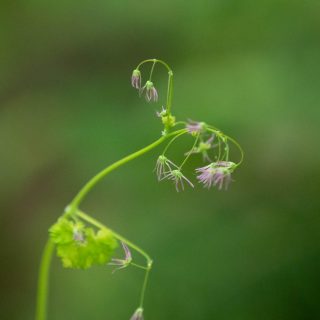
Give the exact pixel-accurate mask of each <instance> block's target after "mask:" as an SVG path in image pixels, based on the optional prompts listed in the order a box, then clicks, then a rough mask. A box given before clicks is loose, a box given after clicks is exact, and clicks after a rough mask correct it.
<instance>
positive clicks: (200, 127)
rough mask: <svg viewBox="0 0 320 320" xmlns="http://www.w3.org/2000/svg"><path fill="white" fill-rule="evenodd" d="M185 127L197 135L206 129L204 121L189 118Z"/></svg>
mask: <svg viewBox="0 0 320 320" xmlns="http://www.w3.org/2000/svg"><path fill="white" fill-rule="evenodd" d="M186 128H187V130H188V132H189V133H190V134H192V135H197V134H199V133H203V132H204V131H205V130H206V124H205V123H204V122H197V121H192V120H189V123H188V124H187V125H186Z"/></svg>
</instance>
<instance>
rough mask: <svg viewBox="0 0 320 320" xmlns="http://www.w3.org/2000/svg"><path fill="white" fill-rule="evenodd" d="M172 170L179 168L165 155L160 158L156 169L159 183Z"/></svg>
mask: <svg viewBox="0 0 320 320" xmlns="http://www.w3.org/2000/svg"><path fill="white" fill-rule="evenodd" d="M172 168H178V166H177V165H175V164H174V163H173V162H172V161H171V160H169V159H168V158H167V157H166V156H164V155H163V154H162V155H161V156H159V157H158V160H157V163H156V167H155V170H156V174H157V178H158V181H160V180H161V179H162V178H163V176H165V175H166V173H167V172H171V171H172Z"/></svg>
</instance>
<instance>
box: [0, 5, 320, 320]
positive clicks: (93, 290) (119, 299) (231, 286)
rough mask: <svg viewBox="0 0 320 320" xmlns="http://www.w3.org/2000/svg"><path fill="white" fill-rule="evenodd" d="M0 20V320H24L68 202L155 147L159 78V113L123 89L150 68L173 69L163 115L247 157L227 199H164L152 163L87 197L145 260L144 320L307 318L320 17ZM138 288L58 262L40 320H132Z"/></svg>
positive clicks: (250, 11) (240, 9) (168, 190)
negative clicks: (153, 62) (140, 67)
mask: <svg viewBox="0 0 320 320" xmlns="http://www.w3.org/2000/svg"><path fill="white" fill-rule="evenodd" d="M0 6H1V8H0V9H1V10H0V144H1V145H0V150H1V157H0V167H1V169H0V172H1V180H0V188H1V192H0V203H1V213H0V223H1V233H0V237H1V253H0V257H1V264H0V281H1V285H0V318H1V319H3V320H6V319H8V320H14V319H17V320H24V319H33V317H34V309H35V295H36V283H37V271H38V266H39V261H40V256H41V251H42V248H43V245H44V243H45V241H46V238H47V229H48V227H49V226H50V225H51V224H52V223H53V222H54V221H55V220H56V219H57V217H58V216H59V215H60V214H61V213H62V211H63V208H64V207H65V206H66V205H67V204H68V202H69V201H70V199H71V198H72V197H73V196H74V195H75V193H76V192H77V191H78V190H79V188H80V187H81V186H82V185H83V184H84V183H85V182H86V181H87V180H88V179H89V178H90V177H91V176H92V175H94V174H95V173H96V172H98V171H99V170H101V169H102V168H103V167H104V166H106V165H107V164H110V163H112V162H113V161H115V160H117V159H119V158H120V157H122V156H125V155H127V154H128V153H130V152H133V151H135V150H137V149H138V148H141V147H143V146H145V145H146V144H148V143H150V142H152V141H153V140H155V139H156V138H157V137H158V136H159V134H160V131H161V125H160V124H159V119H157V118H156V117H155V111H156V110H159V109H160V108H161V105H162V104H164V102H165V86H166V73H165V71H164V70H162V69H161V68H159V69H157V70H156V77H155V83H156V84H157V87H158V88H159V91H160V92H159V93H160V101H159V103H158V104H147V103H146V102H145V101H144V99H139V97H138V96H137V92H136V91H135V90H133V89H132V88H131V87H130V75H131V71H132V69H133V68H134V67H135V65H136V64H137V63H138V62H139V61H141V60H143V59H145V58H153V57H158V58H161V59H163V60H165V61H167V62H168V63H169V64H170V65H171V66H172V68H173V70H174V73H175V92H174V104H173V110H174V113H175V114H176V116H177V117H178V118H180V119H187V118H191V119H194V120H205V121H207V122H210V123H212V124H214V125H215V126H217V127H220V128H222V129H223V130H224V131H225V132H227V133H228V134H230V135H231V136H233V137H236V138H237V139H238V140H239V141H240V142H241V144H242V145H243V148H244V149H245V152H246V158H245V162H244V164H243V166H242V168H241V170H238V171H237V172H236V173H235V175H234V179H235V180H236V181H235V182H234V183H233V184H232V186H231V188H230V190H229V191H228V192H219V191H217V190H209V191H208V190H204V189H203V188H202V187H201V186H197V188H196V189H195V190H191V189H190V190H186V191H185V192H184V193H176V192H175V190H174V188H173V186H172V185H171V184H170V183H165V182H164V183H160V184H159V183H158V182H157V181H156V179H155V176H154V173H153V168H154V164H155V160H156V158H157V156H158V154H159V153H160V152H161V150H162V149H161V148H159V149H157V150H155V151H154V152H151V153H150V154H147V155H145V156H144V157H143V158H140V159H138V160H136V161H134V162H132V163H130V164H128V165H126V166H124V167H122V169H121V170H119V171H117V172H114V173H113V174H111V175H110V176H109V177H108V178H107V179H106V180H105V181H104V182H103V183H101V184H100V185H99V186H98V187H96V189H95V190H94V192H92V193H91V194H90V196H89V197H88V198H87V199H86V201H85V203H84V204H83V209H85V210H86V211H87V212H88V213H90V214H92V215H93V216H94V217H96V218H99V219H100V220H101V221H103V222H105V223H106V224H107V225H109V226H110V227H112V228H113V229H115V230H117V231H118V232H119V233H122V234H124V235H126V236H127V237H128V238H129V239H131V240H132V241H134V242H136V243H137V244H140V245H141V246H142V247H144V248H145V249H146V250H147V251H148V252H150V254H151V255H152V256H153V258H154V260H155V266H154V269H153V271H152V276H151V278H150V283H149V284H150V285H149V287H148V291H147V297H146V310H145V318H146V319H152V320H160V319H175V320H180V319H181V320H182V319H183V320H186V319H199V320H202V319H220V320H224V319H225V320H228V319H233V320H242V319H243V320H244V319H245V320H250V319H259V320H263V319H268V320H270V319H272V320H286V319H290V320H296V319H304V320H307V319H318V318H320V310H319V309H320V306H319V289H320V286H319V284H320V276H319V267H320V258H319V254H320V237H319V227H320V219H319V212H320V201H319V191H320V186H319V180H320V179H319V178H320V166H319V161H320V151H319V142H318V139H317V138H318V137H319V124H320V123H319V119H320V111H319V99H320V89H319V88H320V87H319V85H320V81H319V74H320V62H319V54H320V41H319V39H320V38H319V35H320V2H319V1H317V0H314V1H311V0H305V1H295V0H293V1H285V0H269V1H262V2H261V1H256V0H243V1H237V0H229V1H226V0H214V1H209V0H207V1H205V0H198V1H182V0H180V1H169V0H162V1H157V2H156V1H143V0H142V1H119V0H104V1H101V0H95V1H67V0H56V1H38V0H28V1H23V0H20V1H19V0H17V1H9V0H8V1H6V0H4V1H1V4H0ZM189 142H190V141H188V139H186V140H184V142H183V141H182V142H181V143H182V144H181V145H179V146H177V148H174V149H172V150H171V157H172V158H174V159H181V152H182V151H185V150H186V149H187V148H188V143H189ZM235 156H237V155H235ZM192 165H201V159H195V160H193V163H192ZM189 169H190V172H189V176H191V177H192V178H194V175H193V173H192V172H191V167H189ZM118 254H119V255H120V254H121V252H120V251H119V253H118ZM142 276H143V275H142V273H141V272H140V270H135V269H127V270H124V271H123V272H118V273H116V274H114V275H111V272H110V269H109V268H101V267H100V268H93V269H91V270H90V271H70V270H64V269H62V267H61V265H60V262H59V261H58V260H57V259H55V260H54V263H53V266H52V277H51V280H52V282H51V290H50V304H49V311H50V317H49V319H50V320H54V319H56V320H58V319H59V320H63V319H78V320H84V319H93V320H95V319H97V320H98V319H110V320H121V319H129V318H130V315H131V314H132V312H133V311H134V309H135V308H136V307H137V304H138V293H139V290H140V286H141V282H142Z"/></svg>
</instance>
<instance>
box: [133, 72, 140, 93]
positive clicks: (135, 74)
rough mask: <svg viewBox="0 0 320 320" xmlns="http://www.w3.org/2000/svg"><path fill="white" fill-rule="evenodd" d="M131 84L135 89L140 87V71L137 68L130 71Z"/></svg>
mask: <svg viewBox="0 0 320 320" xmlns="http://www.w3.org/2000/svg"><path fill="white" fill-rule="evenodd" d="M131 85H132V86H133V87H134V88H135V89H139V90H140V88H141V72H140V70H138V69H134V70H133V72H132V76H131Z"/></svg>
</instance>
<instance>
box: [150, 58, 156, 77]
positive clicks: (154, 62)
mask: <svg viewBox="0 0 320 320" xmlns="http://www.w3.org/2000/svg"><path fill="white" fill-rule="evenodd" d="M156 63H157V59H154V60H153V64H152V67H151V71H150V76H149V81H151V78H152V74H153V70H154V66H155V65H156Z"/></svg>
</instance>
